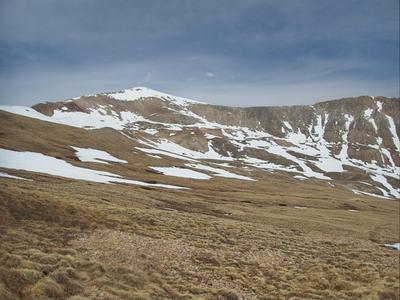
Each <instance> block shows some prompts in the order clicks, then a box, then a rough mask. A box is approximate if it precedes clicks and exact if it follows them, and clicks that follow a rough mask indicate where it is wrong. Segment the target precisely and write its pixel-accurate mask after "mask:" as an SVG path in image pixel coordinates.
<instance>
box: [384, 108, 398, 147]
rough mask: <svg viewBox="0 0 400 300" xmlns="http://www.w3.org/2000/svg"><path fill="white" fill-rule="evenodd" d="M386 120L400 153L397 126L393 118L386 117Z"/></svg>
mask: <svg viewBox="0 0 400 300" xmlns="http://www.w3.org/2000/svg"><path fill="white" fill-rule="evenodd" d="M386 118H387V120H388V122H389V130H390V132H391V133H392V140H393V144H394V145H395V147H396V148H397V151H399V152H400V140H399V137H398V136H397V131H396V125H395V124H394V121H393V118H392V117H391V116H388V115H386Z"/></svg>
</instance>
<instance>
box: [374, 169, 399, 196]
mask: <svg viewBox="0 0 400 300" xmlns="http://www.w3.org/2000/svg"><path fill="white" fill-rule="evenodd" d="M370 177H371V179H372V180H373V181H375V182H377V183H380V184H382V185H383V186H384V187H385V188H386V189H387V190H389V194H390V195H391V196H393V197H395V198H400V193H399V191H398V190H397V189H395V188H393V187H392V185H391V184H390V183H389V182H388V181H387V179H386V178H385V177H384V176H383V175H381V174H371V175H370ZM382 191H383V192H384V196H389V195H388V193H387V192H385V191H384V190H382Z"/></svg>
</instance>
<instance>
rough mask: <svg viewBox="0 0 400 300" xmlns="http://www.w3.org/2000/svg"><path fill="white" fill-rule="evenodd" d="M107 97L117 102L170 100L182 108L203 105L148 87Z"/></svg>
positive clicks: (114, 93)
mask: <svg viewBox="0 0 400 300" xmlns="http://www.w3.org/2000/svg"><path fill="white" fill-rule="evenodd" d="M104 94H105V95H107V96H109V97H111V98H114V99H116V100H121V101H136V100H139V99H142V98H160V99H163V100H168V101H172V102H174V103H175V104H177V105H180V106H187V105H189V104H194V103H197V104H199V103H201V104H204V103H202V102H199V101H195V100H191V99H188V98H183V97H177V96H174V95H170V94H166V93H163V92H160V91H156V90H153V89H150V88H148V87H143V86H139V87H133V88H130V89H126V90H123V91H118V92H111V93H104Z"/></svg>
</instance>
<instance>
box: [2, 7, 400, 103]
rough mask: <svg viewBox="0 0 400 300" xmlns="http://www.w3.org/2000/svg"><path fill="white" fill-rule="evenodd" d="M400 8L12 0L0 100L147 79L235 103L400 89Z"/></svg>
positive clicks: (55, 95) (52, 96)
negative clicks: (399, 52)
mask: <svg viewBox="0 0 400 300" xmlns="http://www.w3.org/2000/svg"><path fill="white" fill-rule="evenodd" d="M228 8H229V9H228ZM398 9H399V5H398V1H397V0H383V1H373V0H371V1H368V0H366V1H356V0H349V1H336V2H333V1H328V0H322V1H311V0H302V1H296V0H294V1H258V0H252V1H228V0H226V1H225V0H221V1H192V0H189V1H179V0H176V1H174V0H172V1H161V0H159V1H123V0H115V1H106V0H96V1H95V0H88V1H77V0H69V1H62V0H61V1H51V0H38V1H29V0H13V1H11V0H5V1H2V2H1V3H0V45H1V47H0V49H1V55H0V82H1V83H0V87H1V89H0V102H1V103H7V104H25V105H29V104H33V103H36V102H38V101H50V100H56V99H63V98H70V97H74V96H78V95H81V94H91V93H96V92H102V91H113V90H120V89H124V88H129V87H133V86H141V85H144V86H149V87H151V88H154V89H159V90H162V91H165V92H169V93H173V94H174V93H175V94H178V95H181V96H185V97H192V98H195V99H200V100H203V101H206V102H209V103H215V104H224V105H235V106H243V105H291V104H309V103H313V102H315V101H317V100H320V99H324V100H326V99H332V98H338V97H344V96H356V95H364V94H370V95H385V96H398V94H399V86H398V79H399V64H398V61H399V56H398V51H399V48H398V44H399V32H398V28H399V19H398V13H397V12H398ZM216 74H217V75H218V76H216Z"/></svg>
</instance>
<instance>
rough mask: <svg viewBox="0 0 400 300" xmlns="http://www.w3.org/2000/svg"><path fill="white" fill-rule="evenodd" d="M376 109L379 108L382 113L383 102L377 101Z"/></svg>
mask: <svg viewBox="0 0 400 300" xmlns="http://www.w3.org/2000/svg"><path fill="white" fill-rule="evenodd" d="M376 107H377V108H378V111H379V112H381V111H382V102H381V101H376Z"/></svg>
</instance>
